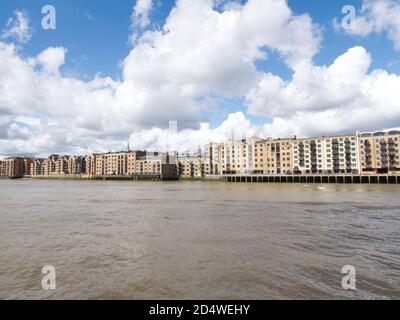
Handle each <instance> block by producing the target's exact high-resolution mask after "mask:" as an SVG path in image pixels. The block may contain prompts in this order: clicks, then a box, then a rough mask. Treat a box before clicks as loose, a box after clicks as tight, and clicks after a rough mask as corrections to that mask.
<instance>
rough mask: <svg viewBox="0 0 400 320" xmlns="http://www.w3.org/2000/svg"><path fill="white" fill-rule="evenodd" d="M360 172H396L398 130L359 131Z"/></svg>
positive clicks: (397, 162)
mask: <svg viewBox="0 0 400 320" xmlns="http://www.w3.org/2000/svg"><path fill="white" fill-rule="evenodd" d="M358 140H359V149H360V161H361V172H362V173H363V174H398V173H399V171H400V165H399V143H400V131H389V132H375V133H359V134H358Z"/></svg>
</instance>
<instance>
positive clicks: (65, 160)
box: [30, 154, 86, 176]
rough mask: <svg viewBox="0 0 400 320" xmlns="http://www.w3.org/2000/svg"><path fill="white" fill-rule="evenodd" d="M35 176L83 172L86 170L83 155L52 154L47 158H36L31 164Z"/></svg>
mask: <svg viewBox="0 0 400 320" xmlns="http://www.w3.org/2000/svg"><path fill="white" fill-rule="evenodd" d="M30 168H31V173H32V175H33V176H41V175H44V176H60V175H76V174H82V173H84V172H85V170H86V166H85V158H84V157H81V156H78V157H77V156H69V155H66V156H59V155H57V154H53V155H50V156H49V157H48V158H47V159H34V160H33V161H32V163H31V165H30Z"/></svg>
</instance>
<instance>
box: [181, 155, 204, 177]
mask: <svg viewBox="0 0 400 320" xmlns="http://www.w3.org/2000/svg"><path fill="white" fill-rule="evenodd" d="M204 166H205V158H202V156H201V154H196V155H189V154H183V155H179V156H178V159H177V168H178V174H179V176H181V177H182V178H201V177H204V175H205V172H204Z"/></svg>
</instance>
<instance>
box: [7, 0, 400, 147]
mask: <svg viewBox="0 0 400 320" xmlns="http://www.w3.org/2000/svg"><path fill="white" fill-rule="evenodd" d="M146 3H147V6H146ZM146 3H145V2H140V1H138V2H137V3H136V6H135V9H134V11H133V15H134V16H137V17H138V18H140V19H142V18H143V16H142V15H145V14H146V17H147V18H148V17H149V16H148V13H149V12H150V10H151V5H149V2H146ZM146 8H148V9H146ZM135 12H136V13H135ZM138 13H141V14H138ZM139 26H140V27H144V29H143V30H141V32H140V33H136V32H137V31H135V30H133V33H136V40H135V42H134V43H133V45H132V48H131V51H130V53H129V55H128V56H127V57H126V58H125V59H124V60H123V62H122V64H121V68H122V70H121V79H120V80H115V79H112V78H109V77H103V76H100V75H98V76H95V77H93V78H92V79H90V80H81V79H79V78H75V77H72V76H67V75H65V74H64V73H63V71H62V68H61V67H62V66H63V65H64V63H65V61H68V59H67V49H66V48H63V47H50V48H47V49H45V50H44V51H43V52H41V53H39V54H38V55H37V56H35V57H25V56H23V55H22V54H21V53H20V51H19V50H17V49H16V45H15V44H12V43H5V42H1V41H0V153H1V154H20V153H27V154H45V153H52V152H58V153H64V152H70V153H76V154H78V153H86V152H102V151H110V150H114V151H115V150H121V149H123V148H124V147H125V146H126V143H127V140H128V139H129V140H130V144H131V146H132V147H134V148H151V149H158V150H160V149H161V150H162V149H163V147H165V145H166V139H167V136H168V135H167V130H168V129H167V125H168V121H169V120H176V121H178V127H179V133H178V138H179V141H180V142H179V148H180V151H185V150H187V149H188V148H189V149H190V148H192V149H193V148H195V149H196V148H197V146H198V145H203V144H204V143H206V142H209V141H217V142H218V141H219V142H222V141H224V140H225V139H226V138H229V137H232V135H233V136H235V137H237V138H244V137H249V136H252V135H259V136H262V137H268V136H281V137H283V136H290V135H293V134H298V135H309V134H317V133H318V134H321V133H322V134H328V133H337V132H341V131H350V132H351V131H353V130H355V129H365V130H374V129H381V128H383V127H395V126H396V125H397V124H396V121H397V123H398V121H399V120H400V115H399V106H398V105H397V104H396V101H400V97H399V95H398V90H397V88H398V87H399V76H398V75H395V74H389V73H387V72H386V71H384V70H369V69H370V64H371V57H370V55H369V53H368V52H366V50H365V49H364V48H362V47H355V48H351V49H349V50H348V52H346V53H344V54H343V55H342V56H340V57H338V58H337V59H336V61H335V62H334V63H332V64H331V65H330V66H317V65H315V64H314V62H313V57H314V56H315V54H316V53H317V52H318V50H319V46H320V43H321V40H322V36H321V32H320V30H319V28H318V26H316V25H315V24H314V23H313V22H312V19H311V17H310V16H309V15H308V14H302V15H295V14H294V13H293V12H292V10H291V9H290V8H289V7H288V5H287V2H286V1H285V0H249V1H247V2H246V3H240V2H238V1H225V0H223V1H220V0H218V1H212V0H178V1H177V2H176V5H175V7H174V8H173V10H172V11H171V12H170V14H169V16H168V17H167V19H166V21H165V24H164V25H163V26H162V28H160V29H152V30H150V29H148V28H146V26H148V24H147V22H146V20H145V23H144V24H143V25H140V24H139ZM271 51H272V52H275V53H277V54H278V55H279V56H280V57H281V58H282V60H283V61H284V63H286V65H287V66H288V67H289V68H290V69H291V70H292V71H293V77H292V79H291V80H288V81H287V80H283V79H282V78H280V77H279V76H277V75H274V74H271V73H264V72H262V71H260V70H258V69H257V67H256V65H257V62H258V61H259V60H266V63H268V54H267V52H271ZM236 98H238V99H239V100H241V99H243V98H245V103H246V106H247V107H248V112H250V113H251V114H253V115H256V116H267V117H270V118H271V119H272V120H271V122H270V123H267V124H265V125H262V124H259V125H254V124H252V123H251V121H250V120H249V119H248V117H246V115H245V110H242V112H238V113H232V114H228V115H227V118H226V120H225V121H223V122H222V123H221V124H220V125H217V126H211V124H210V118H211V117H212V116H213V115H214V114H215V113H216V112H218V104H219V101H221V100H226V99H236Z"/></svg>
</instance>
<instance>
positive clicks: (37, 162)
mask: <svg viewBox="0 0 400 320" xmlns="http://www.w3.org/2000/svg"><path fill="white" fill-rule="evenodd" d="M45 161H46V159H41V158H37V159H33V160H32V163H31V175H32V176H43V175H44V162H45Z"/></svg>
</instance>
